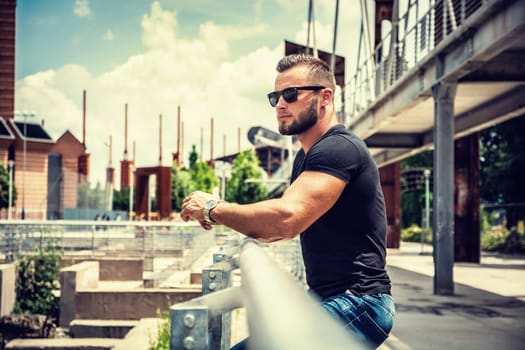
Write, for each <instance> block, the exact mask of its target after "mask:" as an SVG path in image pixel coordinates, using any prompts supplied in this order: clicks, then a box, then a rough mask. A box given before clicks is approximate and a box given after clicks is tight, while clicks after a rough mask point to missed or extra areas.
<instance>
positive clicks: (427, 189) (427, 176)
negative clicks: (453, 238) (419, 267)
mask: <svg viewBox="0 0 525 350" xmlns="http://www.w3.org/2000/svg"><path fill="white" fill-rule="evenodd" d="M423 175H424V176H425V230H424V231H421V254H423V247H424V243H425V235H426V234H427V231H428V229H429V228H430V198H429V196H430V185H429V179H430V170H429V169H425V170H424V171H423Z"/></svg>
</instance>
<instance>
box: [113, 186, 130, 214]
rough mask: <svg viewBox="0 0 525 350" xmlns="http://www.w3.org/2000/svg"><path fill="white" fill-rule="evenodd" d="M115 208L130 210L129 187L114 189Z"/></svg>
mask: <svg viewBox="0 0 525 350" xmlns="http://www.w3.org/2000/svg"><path fill="white" fill-rule="evenodd" d="M113 210H124V211H128V210H129V188H124V189H122V190H120V191H117V190H113Z"/></svg>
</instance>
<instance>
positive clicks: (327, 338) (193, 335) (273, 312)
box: [170, 239, 364, 350]
mask: <svg viewBox="0 0 525 350" xmlns="http://www.w3.org/2000/svg"><path fill="white" fill-rule="evenodd" d="M221 258H223V259H224V260H222V261H217V262H216V263H215V264H213V265H212V266H210V267H209V268H206V269H204V270H203V285H202V288H203V296H202V297H200V298H196V299H193V300H191V301H189V302H186V303H182V304H176V305H173V306H172V307H171V313H170V315H171V316H170V318H171V339H170V349H186V350H189V349H193V350H219V349H220V350H224V349H229V346H230V344H229V340H230V339H229V332H228V331H229V329H230V327H229V326H230V324H229V323H230V315H229V314H230V311H232V310H233V309H236V308H239V307H245V308H246V311H247V318H248V326H249V330H250V349H253V350H262V349H264V350H276V349H279V350H287V349H306V350H308V349H323V348H326V349H358V350H359V349H364V345H363V344H362V343H360V342H358V341H357V340H355V339H354V338H353V337H352V335H351V333H350V331H348V330H346V329H344V327H343V326H342V325H341V324H339V323H338V322H337V321H335V320H334V319H332V318H331V317H330V316H329V315H328V313H327V312H326V311H324V310H323V309H322V307H321V306H320V304H319V303H318V302H317V301H316V300H314V299H313V298H312V297H310V296H308V295H307V293H306V291H305V289H304V285H303V284H301V283H298V282H297V281H295V280H294V279H293V278H292V277H291V276H290V275H289V274H288V273H287V272H285V271H284V270H283V269H282V266H280V265H279V263H277V262H275V261H273V260H272V259H271V258H270V257H269V256H268V254H267V253H266V252H265V250H263V249H262V247H260V246H259V244H258V243H257V242H256V241H254V240H252V239H246V240H244V242H243V243H242V245H241V248H240V254H239V255H238V256H236V255H234V256H230V257H227V256H226V255H225V256H222V257H221ZM238 267H240V268H241V278H242V286H233V287H232V286H231V278H230V276H231V272H232V271H233V270H234V269H236V268H238ZM292 270H293V268H292ZM211 291H213V292H211Z"/></svg>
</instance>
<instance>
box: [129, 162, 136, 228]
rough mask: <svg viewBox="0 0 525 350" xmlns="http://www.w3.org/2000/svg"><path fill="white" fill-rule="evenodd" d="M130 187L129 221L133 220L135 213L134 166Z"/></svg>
mask: <svg viewBox="0 0 525 350" xmlns="http://www.w3.org/2000/svg"><path fill="white" fill-rule="evenodd" d="M129 182H130V186H129V217H128V221H130V220H132V219H133V218H132V217H131V213H133V185H134V183H135V169H134V167H133V166H132V167H131V179H130V181H129Z"/></svg>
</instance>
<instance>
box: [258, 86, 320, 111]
mask: <svg viewBox="0 0 525 350" xmlns="http://www.w3.org/2000/svg"><path fill="white" fill-rule="evenodd" d="M324 88H325V87H324V86H318V85H316V86H292V87H289V88H286V89H284V90H281V91H272V92H270V93H269V94H268V95H267V96H268V101H270V104H271V105H272V107H275V106H277V102H279V98H280V97H281V96H282V97H283V98H284V100H285V101H286V102H288V103H292V102H295V101H297V91H299V90H314V91H317V90H322V89H324Z"/></svg>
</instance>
